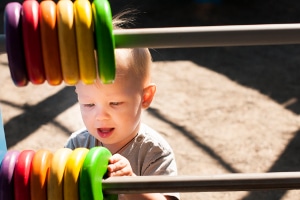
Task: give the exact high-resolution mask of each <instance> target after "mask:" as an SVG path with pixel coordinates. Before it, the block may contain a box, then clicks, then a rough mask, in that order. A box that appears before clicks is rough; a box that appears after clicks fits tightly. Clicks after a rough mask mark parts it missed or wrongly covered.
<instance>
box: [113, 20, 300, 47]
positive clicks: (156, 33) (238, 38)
mask: <svg viewBox="0 0 300 200" xmlns="http://www.w3.org/2000/svg"><path fill="white" fill-rule="evenodd" d="M299 34H300V24H265V25H235V26H205V27H180V28H148V29H125V30H116V31H115V32H114V35H115V41H116V47H117V48H123V47H149V48H175V47H216V46H250V45H275V44H277V45H279V44H280V45H282V44H300V35H299Z"/></svg>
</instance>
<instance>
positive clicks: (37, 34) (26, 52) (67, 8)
mask: <svg viewBox="0 0 300 200" xmlns="http://www.w3.org/2000/svg"><path fill="white" fill-rule="evenodd" d="M94 31H95V34H94ZM5 35H6V52H7V56H8V62H9V67H10V71H11V77H12V79H13V81H14V83H15V85H17V86H25V85H27V83H28V82H29V81H30V82H32V83H33V84H41V83H44V82H45V80H47V81H48V83H49V84H50V85H59V84H60V83H61V82H62V81H64V82H65V83H66V84H68V85H74V84H76V83H77V82H78V81H79V80H82V81H83V82H84V83H86V84H89V83H93V82H94V80H95V79H96V77H97V74H96V72H97V70H96V61H95V53H94V51H95V50H96V52H97V55H98V57H97V60H98V72H99V77H100V78H101V81H102V82H103V83H111V82H113V80H114V76H115V59H114V37H113V35H112V16H111V10H110V5H109V3H108V1H107V0H94V1H93V3H92V4H91V3H90V2H89V0H76V1H75V2H74V3H73V2H72V1H71V0H60V1H58V3H57V4H56V3H54V2H53V1H52V0H44V1H42V2H41V3H38V2H37V1H36V0H25V1H24V2H23V4H22V5H21V4H20V3H17V2H12V3H8V4H7V5H6V8H5ZM94 36H95V38H94ZM94 40H95V42H94ZM95 43H96V49H95V48H94V44H95Z"/></svg>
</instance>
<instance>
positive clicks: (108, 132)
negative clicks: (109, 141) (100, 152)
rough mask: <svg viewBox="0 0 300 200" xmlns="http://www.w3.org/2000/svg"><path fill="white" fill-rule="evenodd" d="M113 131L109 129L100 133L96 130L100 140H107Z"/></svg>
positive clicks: (99, 130)
mask: <svg viewBox="0 0 300 200" xmlns="http://www.w3.org/2000/svg"><path fill="white" fill-rule="evenodd" d="M113 130H114V129H110V130H109V131H108V130H105V131H102V130H101V129H98V130H97V133H98V135H99V136H100V137H101V138H108V137H109V136H111V135H112V133H113Z"/></svg>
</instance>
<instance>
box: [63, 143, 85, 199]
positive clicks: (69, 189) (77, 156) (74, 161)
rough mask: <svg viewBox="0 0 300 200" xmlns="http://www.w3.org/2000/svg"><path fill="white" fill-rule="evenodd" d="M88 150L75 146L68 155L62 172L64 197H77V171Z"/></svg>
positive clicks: (78, 171)
mask: <svg viewBox="0 0 300 200" xmlns="http://www.w3.org/2000/svg"><path fill="white" fill-rule="evenodd" d="M88 152H89V150H88V149H86V148H76V149H75V150H74V151H73V152H72V153H71V155H70V157H69V159H68V161H67V164H66V167H65V174H64V199H72V200H77V199H79V189H78V185H79V173H80V170H81V167H82V164H83V162H84V159H85V157H86V155H87V153H88Z"/></svg>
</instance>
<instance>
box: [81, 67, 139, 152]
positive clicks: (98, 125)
mask: <svg viewBox="0 0 300 200" xmlns="http://www.w3.org/2000/svg"><path fill="white" fill-rule="evenodd" d="M126 73H127V72H126V70H124V71H123V72H122V71H121V72H120V71H119V73H118V74H117V77H116V80H115V82H114V83H113V84H102V83H100V81H99V80H98V81H97V82H96V83H95V84H92V85H84V84H82V83H79V84H77V85H76V92H77V95H78V101H79V104H80V109H81V114H82V118H83V121H84V123H85V125H86V128H87V129H88V131H89V132H90V133H91V134H92V135H93V136H94V137H95V138H97V139H98V140H99V141H101V142H102V143H103V144H104V145H105V146H106V147H108V148H109V149H110V150H111V151H112V152H113V151H117V150H118V149H119V148H121V147H122V146H123V145H125V144H126V143H127V142H128V141H130V140H131V139H132V138H133V137H134V136H135V135H136V134H137V132H138V130H139V125H140V117H141V111H142V108H143V86H142V84H140V83H138V81H136V80H135V79H134V78H133V77H131V76H127V75H126ZM123 75H124V76H123ZM125 77H126V78H125Z"/></svg>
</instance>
